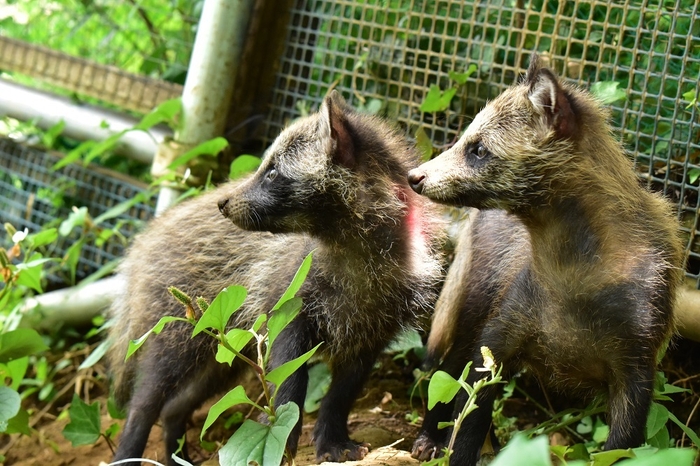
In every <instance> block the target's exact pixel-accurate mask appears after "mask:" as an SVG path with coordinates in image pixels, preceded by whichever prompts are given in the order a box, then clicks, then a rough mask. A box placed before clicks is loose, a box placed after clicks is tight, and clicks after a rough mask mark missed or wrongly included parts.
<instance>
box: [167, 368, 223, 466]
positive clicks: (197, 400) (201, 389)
mask: <svg viewBox="0 0 700 466" xmlns="http://www.w3.org/2000/svg"><path fill="white" fill-rule="evenodd" d="M234 364H235V363H234ZM199 365H201V366H204V369H203V370H200V371H198V372H196V373H194V374H191V375H188V376H187V377H186V378H183V381H185V382H184V383H183V382H182V381H181V382H180V383H181V384H182V385H181V387H179V388H178V392H177V395H176V396H174V397H172V398H170V399H168V400H167V401H166V403H165V406H163V410H162V414H161V419H162V422H163V438H164V441H165V451H166V454H167V464H168V465H171V466H175V465H176V464H177V463H175V461H174V460H173V459H172V454H173V453H175V452H176V451H177V450H178V448H179V446H180V445H179V442H180V439H182V438H183V436H184V435H185V433H186V431H187V421H188V420H189V418H190V416H191V415H192V413H193V412H194V411H195V410H196V409H197V408H199V407H200V406H201V405H202V403H204V402H205V401H206V400H207V399H209V398H211V397H212V396H214V395H215V394H216V393H218V392H220V391H221V389H222V388H224V387H227V386H228V384H227V383H226V381H227V380H228V379H229V377H230V376H229V375H228V374H226V373H225V372H224V371H222V370H221V369H222V368H225V366H224V365H222V364H218V363H216V362H215V361H211V362H209V363H207V362H204V363H201V364H199ZM185 440H186V439H185ZM178 456H180V457H181V458H183V459H185V460H186V461H188V462H190V463H191V462H192V461H190V458H189V455H188V454H187V442H186V441H185V442H184V443H183V444H182V450H181V452H180V454H179V455H178Z"/></svg>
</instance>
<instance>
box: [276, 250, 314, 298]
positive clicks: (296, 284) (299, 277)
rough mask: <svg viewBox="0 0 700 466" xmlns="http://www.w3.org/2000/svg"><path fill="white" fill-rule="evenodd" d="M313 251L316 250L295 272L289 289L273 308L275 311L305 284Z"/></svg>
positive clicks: (308, 255)
mask: <svg viewBox="0 0 700 466" xmlns="http://www.w3.org/2000/svg"><path fill="white" fill-rule="evenodd" d="M313 253H314V252H313V251H311V252H310V253H309V254H307V256H306V257H305V258H304V260H303V261H302V262H301V265H300V266H299V269H298V270H297V272H296V274H294V278H293V279H292V282H291V283H290V284H289V286H288V287H287V290H286V291H285V292H284V293H283V294H282V297H281V298H280V299H279V301H277V304H275V305H274V307H273V308H272V310H273V311H276V310H277V309H279V308H280V306H281V305H282V304H284V303H285V301H287V300H289V299H291V298H293V297H294V296H295V295H296V294H297V292H298V291H299V289H300V288H301V285H303V284H304V280H306V275H307V274H308V273H309V269H310V268H311V257H312V256H313Z"/></svg>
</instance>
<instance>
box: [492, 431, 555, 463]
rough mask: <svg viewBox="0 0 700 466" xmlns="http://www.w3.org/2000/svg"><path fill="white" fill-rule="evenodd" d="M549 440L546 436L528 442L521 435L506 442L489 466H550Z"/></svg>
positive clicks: (516, 435)
mask: <svg viewBox="0 0 700 466" xmlns="http://www.w3.org/2000/svg"><path fill="white" fill-rule="evenodd" d="M551 464H552V460H551V458H550V456H549V440H548V439H547V437H546V436H544V435H543V436H539V437H535V438H534V439H532V440H528V439H527V437H525V435H523V434H521V433H517V434H515V436H514V437H513V438H512V439H511V441H510V442H508V445H506V448H505V449H504V450H503V452H502V453H500V454H499V455H498V456H496V458H495V459H494V460H493V461H492V462H491V466H551Z"/></svg>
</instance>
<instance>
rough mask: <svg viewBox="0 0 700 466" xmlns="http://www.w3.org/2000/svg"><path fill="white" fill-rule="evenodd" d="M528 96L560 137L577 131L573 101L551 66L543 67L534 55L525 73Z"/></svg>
mask: <svg viewBox="0 0 700 466" xmlns="http://www.w3.org/2000/svg"><path fill="white" fill-rule="evenodd" d="M525 84H526V85H527V86H528V98H529V99H530V102H531V103H532V105H533V106H534V107H535V111H536V112H537V113H539V114H540V115H542V116H543V117H544V118H545V121H546V122H547V124H548V125H549V126H550V127H551V128H552V129H553V130H554V132H555V133H556V135H557V136H558V137H560V138H570V137H571V136H573V135H574V134H575V133H576V128H577V123H576V114H575V113H574V111H573V109H572V106H571V101H570V100H569V97H568V96H567V94H566V92H565V91H564V89H563V88H562V86H561V84H560V83H559V79H558V78H557V76H556V75H555V74H554V72H553V71H552V70H550V69H549V68H541V67H540V65H539V59H538V57H537V55H534V56H533V58H532V60H531V62H530V67H529V68H528V70H527V74H526V75H525Z"/></svg>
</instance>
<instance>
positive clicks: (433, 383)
mask: <svg viewBox="0 0 700 466" xmlns="http://www.w3.org/2000/svg"><path fill="white" fill-rule="evenodd" d="M460 388H461V385H460V384H459V382H457V381H456V380H455V379H454V378H453V377H452V376H451V375H450V374H448V373H447V372H444V371H435V373H434V374H433V376H432V377H431V378H430V384H429V385H428V409H433V408H434V407H435V405H436V404H437V403H438V402H440V403H449V402H450V401H452V398H454V397H455V395H456V394H457V392H458V391H459V389H460Z"/></svg>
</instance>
